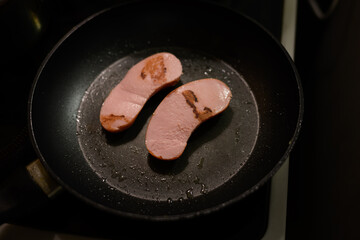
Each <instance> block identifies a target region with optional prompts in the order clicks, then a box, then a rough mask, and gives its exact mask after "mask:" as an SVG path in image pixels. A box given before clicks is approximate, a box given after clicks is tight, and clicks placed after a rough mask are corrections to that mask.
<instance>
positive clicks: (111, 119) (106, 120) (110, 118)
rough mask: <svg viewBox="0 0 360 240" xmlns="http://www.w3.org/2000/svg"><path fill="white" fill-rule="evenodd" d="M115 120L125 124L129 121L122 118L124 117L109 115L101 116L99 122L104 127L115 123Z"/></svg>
mask: <svg viewBox="0 0 360 240" xmlns="http://www.w3.org/2000/svg"><path fill="white" fill-rule="evenodd" d="M116 120H124V121H125V122H129V120H128V119H127V118H126V117H125V116H124V115H114V114H110V115H108V116H101V122H102V123H103V124H104V125H108V124H109V125H110V124H112V123H113V122H115V121H116Z"/></svg>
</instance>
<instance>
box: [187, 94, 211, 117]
mask: <svg viewBox="0 0 360 240" xmlns="http://www.w3.org/2000/svg"><path fill="white" fill-rule="evenodd" d="M182 95H183V96H184V97H185V100H186V103H187V104H188V105H189V106H190V107H191V108H192V109H193V113H194V114H195V118H197V119H198V120H199V121H201V122H202V121H204V120H206V119H208V118H209V117H211V115H212V110H211V109H210V108H208V107H204V109H203V110H202V111H199V110H198V109H197V107H196V106H195V102H198V99H197V97H196V95H195V93H194V92H193V91H191V90H185V91H183V92H182Z"/></svg>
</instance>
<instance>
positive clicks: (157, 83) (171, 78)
mask: <svg viewBox="0 0 360 240" xmlns="http://www.w3.org/2000/svg"><path fill="white" fill-rule="evenodd" d="M181 74H182V65H181V63H180V60H179V59H177V58H176V57H175V56H174V55H173V54H171V53H166V52H162V53H157V54H154V55H152V56H150V57H148V58H146V59H144V60H142V61H140V62H139V63H137V64H136V65H134V66H133V67H132V68H131V69H130V70H129V71H128V72H127V74H126V75H125V77H124V78H123V79H122V80H121V82H120V83H119V84H118V85H117V86H116V87H115V88H114V89H113V90H112V91H111V92H110V94H109V96H108V97H107V98H106V99H105V101H104V103H103V105H102V107H101V110H100V122H101V125H102V126H103V128H104V129H106V130H107V131H109V132H120V131H123V130H125V129H127V128H128V127H130V126H131V125H132V124H133V123H134V121H135V119H136V117H137V116H138V114H139V112H140V111H141V109H142V108H143V106H144V104H145V103H146V101H147V100H148V99H149V98H150V97H151V96H153V95H154V94H155V93H156V92H158V91H159V90H161V89H163V88H165V87H168V86H172V85H175V84H176V83H177V82H178V81H179V80H180V75H181Z"/></svg>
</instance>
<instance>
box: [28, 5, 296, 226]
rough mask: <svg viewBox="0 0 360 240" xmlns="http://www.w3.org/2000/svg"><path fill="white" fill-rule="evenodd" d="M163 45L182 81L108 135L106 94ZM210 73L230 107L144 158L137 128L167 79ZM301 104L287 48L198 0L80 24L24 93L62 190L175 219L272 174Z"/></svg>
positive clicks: (134, 212) (108, 206)
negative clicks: (175, 145) (177, 147)
mask: <svg viewBox="0 0 360 240" xmlns="http://www.w3.org/2000/svg"><path fill="white" fill-rule="evenodd" d="M160 51H167V52H171V53H173V54H175V55H176V56H177V57H178V58H179V59H180V61H181V62H182V65H183V75H182V76H181V81H180V83H179V84H178V85H176V86H175V87H173V88H170V89H166V90H163V91H161V92H159V93H158V94H156V95H155V96H154V97H152V98H151V99H150V100H149V101H148V102H147V103H146V105H145V106H144V108H143V110H142V111H141V113H140V114H139V116H138V118H137V119H136V121H135V123H134V125H133V126H132V127H131V128H129V129H128V130H126V131H124V132H122V133H117V134H111V133H108V132H106V131H104V130H103V129H102V128H101V125H100V123H99V111H100V107H101V104H102V102H103V101H104V99H105V98H106V96H107V95H108V94H109V92H110V91H111V89H112V88H113V87H114V86H115V85H116V84H117V83H118V82H119V81H120V80H121V79H122V77H123V76H124V75H125V74H126V72H127V71H128V70H129V69H130V68H131V66H133V65H134V64H136V63H137V62H138V61H140V60H141V59H143V58H145V57H147V56H149V55H151V54H154V53H156V52H160ZM207 77H213V78H218V79H220V80H221V81H224V82H225V83H226V84H228V86H229V87H230V88H231V91H232V94H233V98H232V100H231V103H230V106H229V108H228V109H227V110H226V111H225V112H223V113H222V114H220V115H219V116H217V117H215V118H213V119H211V120H208V121H207V122H205V123H203V124H202V125H201V126H200V127H198V128H197V129H196V130H195V131H194V133H193V134H192V136H191V138H190V139H189V142H188V146H187V147H186V149H185V152H184V153H183V155H182V156H181V157H180V158H179V159H177V160H175V161H161V160H157V159H155V158H153V157H151V155H150V154H148V152H147V150H146V147H145V131H146V127H147V123H148V121H149V119H150V116H151V114H152V113H153V111H154V110H155V109H156V107H157V105H158V104H159V103H160V102H161V100H162V99H163V98H164V97H165V96H166V95H167V94H168V93H169V92H170V91H171V90H173V89H174V88H176V87H178V86H180V85H181V84H184V83H187V82H189V81H193V80H196V79H200V78H207ZM302 113H303V96H302V89H301V85H300V79H299V76H298V74H297V72H296V68H295V66H294V63H293V62H292V60H291V58H290V57H289V55H288V54H287V52H286V51H285V50H284V48H283V47H282V46H281V44H279V42H278V41H277V40H276V39H275V38H274V37H272V36H271V34H269V33H268V32H267V31H266V30H265V29H264V28H262V27H261V26H260V25H259V24H257V23H256V22H254V21H253V20H251V19H249V18H248V17H246V16H243V15H241V14H239V13H237V12H234V11H232V10H230V9H227V8H223V7H220V6H217V5H214V4H209V3H204V2H197V1H191V2H190V1H189V2H187V1H138V2H133V3H128V4H125V5H120V6H117V7H113V8H111V9H107V10H104V11H102V12H100V13H98V14H95V15H94V16H91V17H90V18H88V19H86V20H85V21H84V22H82V23H81V24H79V25H78V26H76V27H75V28H74V29H73V30H72V31H71V32H70V33H68V34H67V35H66V36H65V37H64V38H63V39H62V40H61V41H60V42H59V43H58V44H57V45H56V46H55V48H54V49H53V50H52V51H51V53H50V54H49V55H48V56H47V58H46V59H45V61H44V63H43V64H42V66H41V68H40V70H39V72H38V74H37V77H36V80H35V82H34V85H33V87H32V90H31V94H30V99H29V128H30V132H31V136H32V142H33V145H34V147H35V149H36V151H37V153H38V155H39V158H40V159H41V162H42V163H43V165H44V166H45V168H46V169H47V171H48V172H49V173H50V174H51V175H52V176H53V177H54V178H55V180H57V181H58V182H59V183H60V184H61V185H62V186H63V187H64V188H65V189H67V190H68V191H70V192H71V193H73V194H75V195H76V196H77V197H79V198H81V199H83V200H84V201H86V202H88V203H90V204H92V205H94V206H96V207H98V208H100V209H103V210H106V211H109V212H111V213H115V214H119V215H122V216H128V217H135V218H141V219H156V220H162V219H166V220H168V219H180V218H190V217H194V216H197V215H202V214H207V213H211V212H213V211H215V210H219V209H221V208H223V207H225V206H227V205H229V204H231V203H234V202H236V201H238V200H240V199H242V198H244V197H245V196H247V195H249V194H250V193H252V192H254V191H256V190H257V189H258V188H259V186H261V185H262V184H263V183H264V182H266V181H267V180H269V179H270V178H271V176H273V175H274V174H275V172H276V171H277V170H278V169H279V167H280V166H281V164H282V163H283V162H284V160H285V159H286V158H287V157H288V156H289V153H290V151H291V149H292V147H293V145H294V142H295V140H296V137H297V135H298V133H299V130H300V126H301V120H302Z"/></svg>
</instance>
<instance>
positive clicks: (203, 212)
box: [28, 0, 304, 221]
mask: <svg viewBox="0 0 360 240" xmlns="http://www.w3.org/2000/svg"><path fill="white" fill-rule="evenodd" d="M139 2H142V1H141V0H138V1H135V2H134V1H133V2H131V3H130V1H129V2H125V3H121V4H117V5H114V6H112V7H109V8H106V9H103V10H101V11H99V12H97V13H95V14H92V15H91V16H89V17H87V18H86V19H84V20H83V21H81V22H80V23H79V24H77V25H75V26H74V27H73V28H72V29H71V30H70V31H69V32H67V33H66V34H65V35H64V36H63V37H62V38H61V39H60V40H59V41H58V42H57V43H56V44H55V45H54V47H53V48H52V49H51V51H50V52H49V53H48V54H47V56H46V57H45V59H44V61H43V62H42V63H41V65H40V67H39V69H38V71H37V74H36V76H35V79H34V82H33V84H32V86H31V90H30V96H29V100H28V129H29V133H30V134H29V135H30V139H31V142H32V145H33V147H34V149H35V151H36V153H37V154H38V156H39V158H40V160H41V163H42V164H43V165H44V167H45V168H46V170H47V171H48V172H49V173H50V174H51V176H52V177H53V178H55V179H56V181H57V182H59V183H60V184H61V185H62V186H63V187H64V188H65V189H66V190H67V191H69V192H71V193H72V194H74V195H75V196H77V197H79V198H80V199H82V200H84V201H85V202H86V203H89V204H90V205H93V206H95V207H97V208H99V209H101V210H105V211H107V212H110V213H113V214H116V215H120V216H124V217H130V218H135V219H144V220H155V221H163V220H179V219H189V218H193V217H196V216H200V215H207V214H209V213H212V212H215V211H217V210H220V209H222V208H224V207H226V206H229V205H231V204H233V203H235V202H238V201H239V200H241V199H243V198H245V197H247V196H248V195H250V194H251V193H253V192H255V191H256V190H257V189H258V188H259V187H260V186H263V185H264V184H265V183H266V182H267V181H268V180H269V179H270V178H271V177H273V176H274V175H275V173H276V172H277V171H278V170H279V169H280V167H281V166H282V164H283V163H284V162H285V161H286V159H287V158H288V157H289V155H290V153H291V151H292V149H293V147H294V145H295V143H296V140H297V138H298V136H299V134H300V130H301V126H302V121H303V114H304V95H303V88H302V84H301V79H300V76H299V74H298V72H297V70H296V66H295V63H294V61H293V60H292V58H291V57H290V55H289V53H288V52H287V50H286V49H285V48H284V46H283V45H282V44H281V43H280V42H279V40H278V39H277V38H275V37H274V36H273V34H272V33H271V32H269V31H268V30H267V29H266V28H265V27H264V26H262V25H261V24H260V23H258V22H257V21H256V20H254V19H252V18H251V17H249V16H247V15H246V14H243V13H241V12H238V11H234V10H233V9H230V8H228V7H225V6H222V5H220V4H217V3H209V2H206V4H209V5H216V6H219V7H222V8H223V9H226V10H227V11H231V12H234V13H236V14H238V15H240V16H241V17H243V18H245V19H246V20H247V21H250V22H251V23H252V24H254V25H255V26H256V27H258V28H260V29H261V30H263V32H264V33H265V34H266V35H268V36H269V37H270V38H271V39H272V41H273V42H274V43H276V44H277V46H278V47H279V48H280V49H279V50H281V51H282V53H283V54H284V56H285V57H286V58H287V61H288V63H289V64H290V67H291V69H292V73H293V74H294V78H295V79H294V80H296V82H297V86H298V94H299V113H298V118H297V123H296V128H295V131H294V133H293V135H292V138H291V140H290V142H289V146H288V147H287V149H286V151H285V153H284V154H283V156H282V157H281V159H280V160H279V161H278V162H277V164H276V165H275V166H274V167H273V168H272V170H271V171H270V172H269V173H268V174H266V175H265V176H264V177H263V178H262V179H261V180H260V181H258V182H257V184H255V185H254V186H252V187H251V188H249V189H248V190H246V191H245V192H243V193H242V194H240V195H239V196H237V197H234V198H231V199H229V200H228V201H225V202H223V203H221V204H218V205H215V206H212V207H209V208H205V209H201V210H197V211H194V212H188V213H182V214H174V215H156V216H154V215H142V214H137V213H131V212H126V211H123V210H118V209H114V208H111V207H108V206H105V205H103V204H100V203H98V202H96V201H94V200H91V199H90V198H88V197H86V196H84V195H82V194H81V193H79V192H78V191H76V190H75V189H73V188H72V187H71V186H69V185H68V184H66V183H65V182H64V181H63V180H62V179H60V177H58V175H57V174H56V173H55V172H54V171H53V170H52V169H51V167H50V166H49V165H48V163H47V162H46V159H45V158H44V156H43V155H42V152H41V150H40V147H39V146H38V143H37V140H36V136H35V132H34V126H33V118H32V112H33V111H32V109H33V106H32V105H33V97H34V94H35V91H36V86H37V83H38V81H39V79H40V76H41V74H42V72H43V69H44V68H45V67H46V65H47V63H48V61H49V60H50V59H51V57H52V56H53V54H54V53H55V52H56V51H57V49H58V48H59V47H60V46H61V45H62V44H63V42H64V41H66V39H68V38H69V37H70V36H71V35H72V34H73V33H74V32H76V31H77V30H78V29H79V28H81V27H82V26H84V25H85V24H86V23H88V22H89V21H91V20H92V19H94V18H96V17H97V16H99V15H102V14H104V13H107V12H109V11H111V10H113V9H116V8H118V7H121V6H123V5H126V4H129V3H130V4H136V3H139ZM200 2H202V3H205V1H200Z"/></svg>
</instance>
